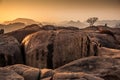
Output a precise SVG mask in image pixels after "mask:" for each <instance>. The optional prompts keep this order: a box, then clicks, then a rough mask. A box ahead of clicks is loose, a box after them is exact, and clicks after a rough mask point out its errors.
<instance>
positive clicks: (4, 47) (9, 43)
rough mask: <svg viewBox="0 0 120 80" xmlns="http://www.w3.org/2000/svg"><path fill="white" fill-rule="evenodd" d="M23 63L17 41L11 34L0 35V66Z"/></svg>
mask: <svg viewBox="0 0 120 80" xmlns="http://www.w3.org/2000/svg"><path fill="white" fill-rule="evenodd" d="M17 63H23V57H22V54H21V50H20V44H19V42H18V41H17V40H16V39H15V38H14V37H12V36H7V35H1V36H0V66H6V65H12V64H17Z"/></svg>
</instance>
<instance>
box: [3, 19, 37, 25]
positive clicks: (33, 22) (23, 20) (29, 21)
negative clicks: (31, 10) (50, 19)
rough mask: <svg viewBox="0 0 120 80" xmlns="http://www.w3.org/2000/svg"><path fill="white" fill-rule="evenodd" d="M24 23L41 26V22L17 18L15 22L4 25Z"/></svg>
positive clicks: (6, 22)
mask: <svg viewBox="0 0 120 80" xmlns="http://www.w3.org/2000/svg"><path fill="white" fill-rule="evenodd" d="M18 22H20V23H24V24H26V25H31V24H39V22H36V21H34V20H32V19H27V18H17V19H15V20H12V21H5V22H4V23H3V24H10V23H18Z"/></svg>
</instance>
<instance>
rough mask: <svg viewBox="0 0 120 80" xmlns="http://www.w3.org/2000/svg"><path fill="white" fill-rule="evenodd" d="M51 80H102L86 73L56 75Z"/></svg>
mask: <svg viewBox="0 0 120 80" xmlns="http://www.w3.org/2000/svg"><path fill="white" fill-rule="evenodd" d="M53 80H104V79H102V78H99V77H96V76H93V75H90V74H86V73H82V72H79V73H56V74H55V75H54V76H53Z"/></svg>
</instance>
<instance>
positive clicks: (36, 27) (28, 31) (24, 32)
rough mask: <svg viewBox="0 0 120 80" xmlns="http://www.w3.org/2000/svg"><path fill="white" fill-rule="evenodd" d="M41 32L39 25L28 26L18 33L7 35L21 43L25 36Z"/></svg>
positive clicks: (13, 32) (17, 31)
mask: <svg viewBox="0 0 120 80" xmlns="http://www.w3.org/2000/svg"><path fill="white" fill-rule="evenodd" d="M39 30H41V28H40V26H39V25H37V24H32V25H28V26H26V27H25V28H22V29H18V30H16V31H12V32H9V33H6V35H10V36H13V37H15V38H16V39H17V40H18V41H19V42H21V41H22V40H23V38H25V36H27V35H29V34H31V33H34V32H37V31H39Z"/></svg>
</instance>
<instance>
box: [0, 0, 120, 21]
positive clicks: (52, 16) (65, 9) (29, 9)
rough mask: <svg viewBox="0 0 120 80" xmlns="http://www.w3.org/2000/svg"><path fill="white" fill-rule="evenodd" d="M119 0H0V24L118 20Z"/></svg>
mask: <svg viewBox="0 0 120 80" xmlns="http://www.w3.org/2000/svg"><path fill="white" fill-rule="evenodd" d="M119 4H120V0H0V22H3V21H6V20H13V19H15V18H32V19H34V20H37V21H41V22H42V21H47V22H59V21H65V20H80V21H85V20H86V19H87V18H88V17H92V16H96V17H99V18H100V19H107V20H108V19H112V20H113V19H115V20H117V19H120V6H119Z"/></svg>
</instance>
